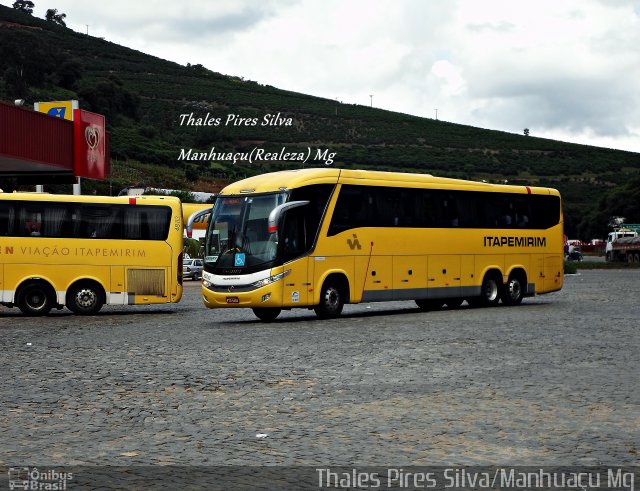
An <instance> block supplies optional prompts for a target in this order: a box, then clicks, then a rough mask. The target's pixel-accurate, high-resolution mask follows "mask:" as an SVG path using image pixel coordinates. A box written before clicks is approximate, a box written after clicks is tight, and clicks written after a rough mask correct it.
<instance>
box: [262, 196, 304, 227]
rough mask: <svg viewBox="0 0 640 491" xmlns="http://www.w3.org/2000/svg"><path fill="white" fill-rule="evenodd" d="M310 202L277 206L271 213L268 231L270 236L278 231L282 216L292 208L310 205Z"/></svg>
mask: <svg viewBox="0 0 640 491" xmlns="http://www.w3.org/2000/svg"><path fill="white" fill-rule="evenodd" d="M308 204H309V202H308V201H289V202H288V203H282V204H281V205H278V206H276V207H275V208H274V209H273V210H271V213H269V221H268V223H267V227H268V231H269V233H270V234H272V233H274V232H277V231H278V222H280V219H281V218H282V215H283V214H284V213H285V212H286V211H288V210H291V209H292V208H297V207H299V206H305V205H308Z"/></svg>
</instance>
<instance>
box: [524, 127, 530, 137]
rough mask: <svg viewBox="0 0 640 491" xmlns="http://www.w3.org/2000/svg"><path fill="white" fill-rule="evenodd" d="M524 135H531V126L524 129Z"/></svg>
mask: <svg viewBox="0 0 640 491" xmlns="http://www.w3.org/2000/svg"><path fill="white" fill-rule="evenodd" d="M524 136H529V128H525V129H524Z"/></svg>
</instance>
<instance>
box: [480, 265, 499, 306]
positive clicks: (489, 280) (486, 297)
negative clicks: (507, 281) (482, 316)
mask: <svg viewBox="0 0 640 491" xmlns="http://www.w3.org/2000/svg"><path fill="white" fill-rule="evenodd" d="M501 287H502V282H501V281H500V280H498V275H497V274H491V273H487V274H486V275H485V277H484V279H483V280H482V287H481V288H480V301H479V303H480V305H482V306H483V307H493V306H494V305H498V303H499V302H500V290H501Z"/></svg>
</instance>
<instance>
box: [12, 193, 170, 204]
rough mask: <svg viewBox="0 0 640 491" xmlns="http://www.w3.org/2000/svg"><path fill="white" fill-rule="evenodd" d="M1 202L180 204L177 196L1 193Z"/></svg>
mask: <svg viewBox="0 0 640 491" xmlns="http://www.w3.org/2000/svg"><path fill="white" fill-rule="evenodd" d="M0 200H11V201H16V200H23V201H57V202H69V203H107V204H123V205H126V204H130V203H131V202H132V200H135V203H140V204H142V203H144V204H154V205H157V204H161V202H162V201H165V202H166V204H168V205H171V204H172V203H175V204H180V199H179V198H176V197H175V196H99V195H90V194H88V195H74V194H51V193H24V192H15V193H0Z"/></svg>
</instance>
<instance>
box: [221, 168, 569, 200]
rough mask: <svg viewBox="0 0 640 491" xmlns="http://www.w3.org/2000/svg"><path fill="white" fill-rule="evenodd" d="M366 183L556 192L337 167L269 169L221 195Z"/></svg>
mask: <svg viewBox="0 0 640 491" xmlns="http://www.w3.org/2000/svg"><path fill="white" fill-rule="evenodd" d="M338 182H341V183H348V184H368V185H371V186H394V185H395V186H408V187H414V186H415V187H423V186H427V185H429V186H433V187H439V188H443V189H447V188H451V189H459V188H461V187H464V188H468V189H469V190H474V191H496V192H500V191H501V192H511V193H521V194H527V193H532V194H554V195H558V196H559V194H560V193H559V192H558V191H557V190H555V189H551V188H542V187H531V186H524V185H505V184H490V183H484V182H477V181H467V180H463V179H451V178H445V177H434V176H432V175H431V174H410V173H403V172H383V171H369V170H351V169H336V168H329V169H324V168H318V169H296V170H285V171H280V172H270V173H267V174H260V175H258V176H253V177H248V178H246V179H242V180H241V181H237V182H234V183H232V184H229V185H228V186H226V187H225V188H224V189H223V190H222V191H221V192H220V195H221V196H225V195H226V196H228V195H242V194H252V193H268V192H277V191H286V190H287V189H295V188H298V187H301V186H308V185H310V184H336V183H338Z"/></svg>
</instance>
